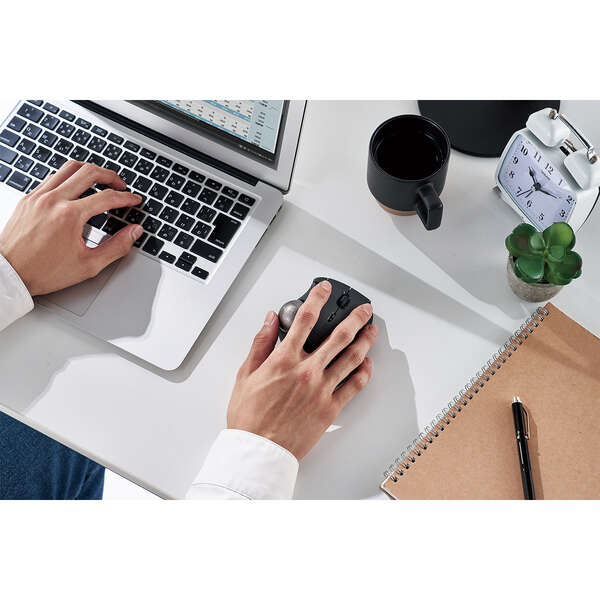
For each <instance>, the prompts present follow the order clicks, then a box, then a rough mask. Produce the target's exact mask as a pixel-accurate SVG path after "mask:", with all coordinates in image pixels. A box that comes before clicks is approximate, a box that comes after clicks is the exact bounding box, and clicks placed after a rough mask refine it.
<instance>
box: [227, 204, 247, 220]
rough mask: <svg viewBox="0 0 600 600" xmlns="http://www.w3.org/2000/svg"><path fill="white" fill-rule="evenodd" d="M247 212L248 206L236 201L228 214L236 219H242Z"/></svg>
mask: <svg viewBox="0 0 600 600" xmlns="http://www.w3.org/2000/svg"><path fill="white" fill-rule="evenodd" d="M248 212H250V208H249V207H248V206H245V205H244V204H240V203H239V202H236V203H235V206H234V207H233V208H232V209H231V212H230V213H229V214H230V215H231V216H233V217H235V218H236V219H240V220H242V221H243V220H244V219H245V218H246V217H247V216H248Z"/></svg>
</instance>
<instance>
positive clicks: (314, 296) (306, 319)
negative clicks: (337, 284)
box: [283, 281, 331, 350]
mask: <svg viewBox="0 0 600 600" xmlns="http://www.w3.org/2000/svg"><path fill="white" fill-rule="evenodd" d="M329 294H331V284H330V283H329V281H321V283H319V284H318V285H315V287H314V288H313V289H312V290H311V291H310V294H308V298H307V299H306V300H305V302H304V303H303V304H302V306H301V307H300V308H299V309H298V312H297V313H296V316H295V317H294V321H293V323H292V326H291V327H290V330H289V331H288V333H287V335H286V336H285V340H284V341H283V342H284V343H285V344H286V345H288V346H292V347H295V348H297V349H299V350H301V349H302V347H303V346H304V342H306V338H307V337H308V335H309V333H310V332H311V331H312V328H313V327H314V326H315V323H316V322H317V319H318V318H319V314H320V313H321V309H322V308H323V306H325V303H326V302H327V300H328V298H329Z"/></svg>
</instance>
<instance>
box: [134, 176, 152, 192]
mask: <svg viewBox="0 0 600 600" xmlns="http://www.w3.org/2000/svg"><path fill="white" fill-rule="evenodd" d="M151 185H152V181H150V179H146V178H145V177H142V176H141V175H139V176H138V178H137V179H136V180H135V183H134V184H133V187H134V188H135V189H136V190H140V192H144V193H146V192H147V191H148V189H149V188H150V186H151Z"/></svg>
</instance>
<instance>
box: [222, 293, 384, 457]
mask: <svg viewBox="0 0 600 600" xmlns="http://www.w3.org/2000/svg"><path fill="white" fill-rule="evenodd" d="M330 293H331V284H330V283H329V282H328V281H323V282H321V283H320V284H319V285H317V286H315V287H314V288H313V289H312V290H311V292H310V294H309V295H308V298H307V299H306V301H305V302H304V303H303V304H302V306H301V307H300V309H299V310H298V313H297V314H296V317H295V319H294V322H293V323H292V326H291V327H290V330H289V332H288V333H287V335H286V336H285V338H284V340H283V341H282V342H281V344H279V346H277V348H276V349H275V350H273V348H274V347H275V343H276V341H277V333H278V327H279V321H278V318H277V315H276V314H275V313H274V312H273V311H269V312H268V313H267V317H266V319H265V323H264V325H263V327H262V329H261V330H260V331H259V332H258V334H257V335H256V337H255V338H254V342H253V344H252V348H251V349H250V353H249V354H248V357H247V358H246V360H245V361H244V364H243V365H242V366H241V368H240V370H239V372H238V374H237V378H236V382H235V386H234V389H233V393H232V395H231V400H230V401H229V408H228V410H227V426H228V427H229V428H230V429H242V430H245V431H250V432H251V433H256V434H257V435H260V436H263V437H265V438H268V439H270V440H272V441H273V442H276V443H277V444H279V445H280V446H282V447H284V448H286V449H287V450H289V451H290V452H291V453H292V454H293V455H294V456H295V457H296V458H297V459H301V458H302V457H303V456H305V455H306V454H307V453H308V451H309V450H310V449H311V448H312V447H313V446H314V445H315V444H316V443H317V441H318V440H319V438H320V437H321V436H322V435H323V433H324V432H325V431H326V429H327V428H328V427H329V425H331V424H332V423H333V421H334V420H335V418H336V417H337V416H338V414H339V412H340V411H341V410H342V408H343V407H344V406H345V405H346V404H347V403H348V402H349V401H350V400H351V399H352V398H354V396H356V394H358V392H360V390H362V389H363V388H364V387H365V385H366V384H367V382H368V381H369V379H370V377H371V373H372V370H373V364H372V361H371V359H370V358H365V356H366V354H367V352H368V351H369V350H370V349H371V347H372V346H373V343H374V342H375V338H376V337H377V326H376V325H374V324H371V325H368V326H367V327H365V329H364V330H363V331H362V332H361V333H360V335H359V336H358V337H357V338H356V340H355V339H354V338H355V336H356V334H357V332H358V331H359V330H360V329H361V328H362V327H363V326H364V325H365V323H366V322H367V321H368V320H369V318H370V317H371V315H372V314H373V309H372V307H371V305H370V304H363V305H361V306H359V307H357V308H355V309H354V310H353V311H352V313H351V314H350V315H348V317H347V318H346V319H344V321H342V322H341V323H340V324H339V325H338V326H337V327H336V328H335V330H334V331H333V333H332V334H331V335H330V336H329V337H328V338H327V340H325V341H324V342H323V343H322V344H321V346H319V348H317V349H316V350H315V351H314V352H313V353H312V354H307V353H306V352H304V350H303V346H304V343H305V341H306V338H307V337H308V334H309V333H310V331H311V330H312V328H313V327H314V325H315V323H316V322H317V318H318V316H319V313H320V312H321V309H322V308H323V306H324V305H325V302H326V301H327V299H328V298H329V294H330ZM353 340H354V341H353ZM342 350H343V354H342V355H341V356H340V357H339V358H338V359H337V360H336V361H335V362H334V363H333V364H332V365H331V366H329V368H327V367H328V365H329V364H330V363H331V360H332V359H333V358H334V357H335V356H337V355H338V354H339V353H340V352H341V351H342ZM357 368H358V370H357V371H356V373H354V374H353V375H352V377H350V379H348V381H347V382H346V383H344V385H343V386H342V387H340V388H339V389H338V390H336V389H335V388H336V386H337V385H338V384H339V383H340V382H341V381H343V380H344V378H345V377H347V376H348V375H349V374H350V373H352V371H354V369H357Z"/></svg>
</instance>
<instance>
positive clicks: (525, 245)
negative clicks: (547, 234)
mask: <svg viewBox="0 0 600 600" xmlns="http://www.w3.org/2000/svg"><path fill="white" fill-rule="evenodd" d="M544 248H545V244H544V238H543V237H542V235H541V234H540V233H539V232H538V230H537V229H536V228H535V227H534V226H533V225H529V224H528V223H521V224H520V225H517V227H515V229H514V230H513V232H512V233H511V234H510V235H509V236H508V237H507V238H506V249H507V250H508V251H509V252H510V253H511V254H512V255H513V256H517V257H518V256H535V255H536V254H542V253H543V252H544Z"/></svg>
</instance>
